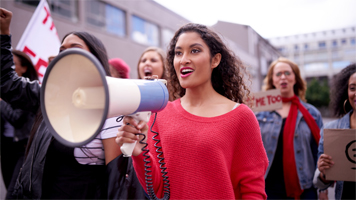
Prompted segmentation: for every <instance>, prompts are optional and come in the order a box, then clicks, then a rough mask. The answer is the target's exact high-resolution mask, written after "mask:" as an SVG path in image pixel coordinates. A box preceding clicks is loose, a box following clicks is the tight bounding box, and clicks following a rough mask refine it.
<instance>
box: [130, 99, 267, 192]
mask: <svg viewBox="0 0 356 200" xmlns="http://www.w3.org/2000/svg"><path fill="white" fill-rule="evenodd" d="M153 118H154V115H153V116H152V117H151V119H150V121H149V122H148V125H149V127H151V124H152V122H153ZM152 130H153V131H156V132H158V133H159V138H160V140H161V143H160V144H161V146H162V149H163V152H164V158H165V160H164V161H165V163H166V167H167V172H168V174H167V175H168V177H169V181H170V182H169V183H170V192H171V196H170V197H171V199H266V193H265V180H264V175H265V172H266V168H267V166H268V160H267V156H266V152H265V149H264V147H263V144H262V139H261V134H260V129H259V125H258V122H257V120H256V117H255V115H254V114H253V112H252V111H251V110H250V109H249V108H248V107H247V106H246V105H244V104H241V105H240V106H238V107H237V108H235V109H234V110H232V111H230V112H228V113H226V114H223V115H220V116H217V117H200V116H196V115H192V114H190V113H188V112H187V111H185V110H184V109H183V107H182V106H181V104H180V99H178V100H176V101H174V102H169V103H168V105H167V107H166V108H165V109H164V110H163V111H161V112H159V113H158V114H157V119H156V122H155V124H154V126H153V129H152ZM153 135H154V134H153V133H152V132H151V131H149V132H148V141H147V142H148V144H149V145H148V149H150V156H151V161H152V162H151V163H150V165H151V166H152V176H153V182H154V189H155V192H156V194H157V195H158V197H162V196H163V178H162V176H161V173H160V169H159V164H158V159H157V153H156V151H155V150H156V148H155V147H154V146H153V144H154V141H153V140H152V136H153ZM143 158H144V157H143V154H140V155H139V156H134V157H133V164H134V167H135V170H136V173H137V176H138V178H139V180H140V182H141V184H142V185H143V188H145V190H146V183H145V175H144V173H145V171H144V162H143Z"/></svg>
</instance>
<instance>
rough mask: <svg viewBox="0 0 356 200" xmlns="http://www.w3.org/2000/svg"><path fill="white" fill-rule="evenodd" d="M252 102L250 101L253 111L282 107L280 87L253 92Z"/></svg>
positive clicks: (248, 103)
mask: <svg viewBox="0 0 356 200" xmlns="http://www.w3.org/2000/svg"><path fill="white" fill-rule="evenodd" d="M251 100H252V102H251V101H248V102H247V105H249V106H250V108H251V109H252V111H253V112H260V111H272V110H278V109H281V108H282V96H281V91H280V90H278V89H274V90H267V91H263V92H256V93H254V94H252V99H251Z"/></svg>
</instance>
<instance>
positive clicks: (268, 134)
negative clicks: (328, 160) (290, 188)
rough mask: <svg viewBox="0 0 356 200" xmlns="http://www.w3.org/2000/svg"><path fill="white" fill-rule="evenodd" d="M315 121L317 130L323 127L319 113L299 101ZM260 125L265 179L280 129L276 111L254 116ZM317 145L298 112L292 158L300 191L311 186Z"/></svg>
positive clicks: (280, 124) (279, 119)
mask: <svg viewBox="0 0 356 200" xmlns="http://www.w3.org/2000/svg"><path fill="white" fill-rule="evenodd" d="M299 101H300V102H301V103H302V105H303V106H304V107H305V108H306V109H307V110H308V112H309V113H310V114H311V115H312V117H313V118H314V119H315V121H316V123H317V125H318V126H319V128H321V127H322V126H323V122H322V118H321V114H320V112H319V111H318V110H317V109H316V108H315V107H314V106H312V105H310V104H308V103H305V102H303V101H301V100H299ZM256 117H257V120H258V123H259V125H260V129H261V134H262V140H263V145H264V147H265V149H266V153H267V157H268V161H269V164H268V168H267V171H266V174H265V178H266V177H267V175H268V172H269V170H270V168H271V166H272V162H273V158H274V155H275V152H276V150H277V144H278V138H279V134H280V132H281V128H282V120H283V119H282V117H281V116H280V115H279V114H278V113H277V112H276V111H264V112H259V113H257V114H256ZM317 148H318V147H317V144H316V142H315V141H314V138H313V135H312V133H311V131H310V129H309V126H308V124H307V123H306V121H305V120H304V118H303V114H302V113H301V112H300V111H299V110H298V115H297V121H296V126H295V134H294V156H295V160H296V165H297V174H298V178H299V184H300V186H301V188H302V189H308V188H310V187H312V186H313V177H314V172H315V168H316V162H317Z"/></svg>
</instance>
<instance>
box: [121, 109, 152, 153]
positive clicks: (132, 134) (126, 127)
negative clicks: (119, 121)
mask: <svg viewBox="0 0 356 200" xmlns="http://www.w3.org/2000/svg"><path fill="white" fill-rule="evenodd" d="M147 131H148V126H147V123H146V122H145V121H140V122H139V123H137V122H136V120H135V119H134V118H132V117H129V116H125V117H124V119H123V125H122V126H121V127H120V128H119V132H118V133H117V137H116V143H117V144H118V145H119V146H120V147H121V146H122V144H124V143H134V142H135V141H137V143H136V146H135V148H134V150H133V152H132V155H133V156H138V155H140V154H141V153H142V147H144V144H140V143H139V142H140V141H141V140H142V138H143V136H142V135H137V134H141V133H142V134H144V135H145V136H146V138H145V140H144V141H143V142H146V141H147Z"/></svg>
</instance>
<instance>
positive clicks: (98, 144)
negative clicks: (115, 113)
mask: <svg viewBox="0 0 356 200" xmlns="http://www.w3.org/2000/svg"><path fill="white" fill-rule="evenodd" d="M122 117H123V116H119V117H113V118H109V119H107V120H106V121H105V124H104V126H103V128H102V130H101V132H100V134H98V135H97V136H96V137H95V138H94V139H93V140H92V141H91V142H89V143H88V144H86V145H84V146H82V147H77V148H75V149H74V157H75V159H76V160H77V161H78V163H80V164H82V165H104V164H105V153H104V146H103V143H102V140H104V139H108V138H113V137H116V134H117V132H118V128H119V127H120V126H121V125H122Z"/></svg>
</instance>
